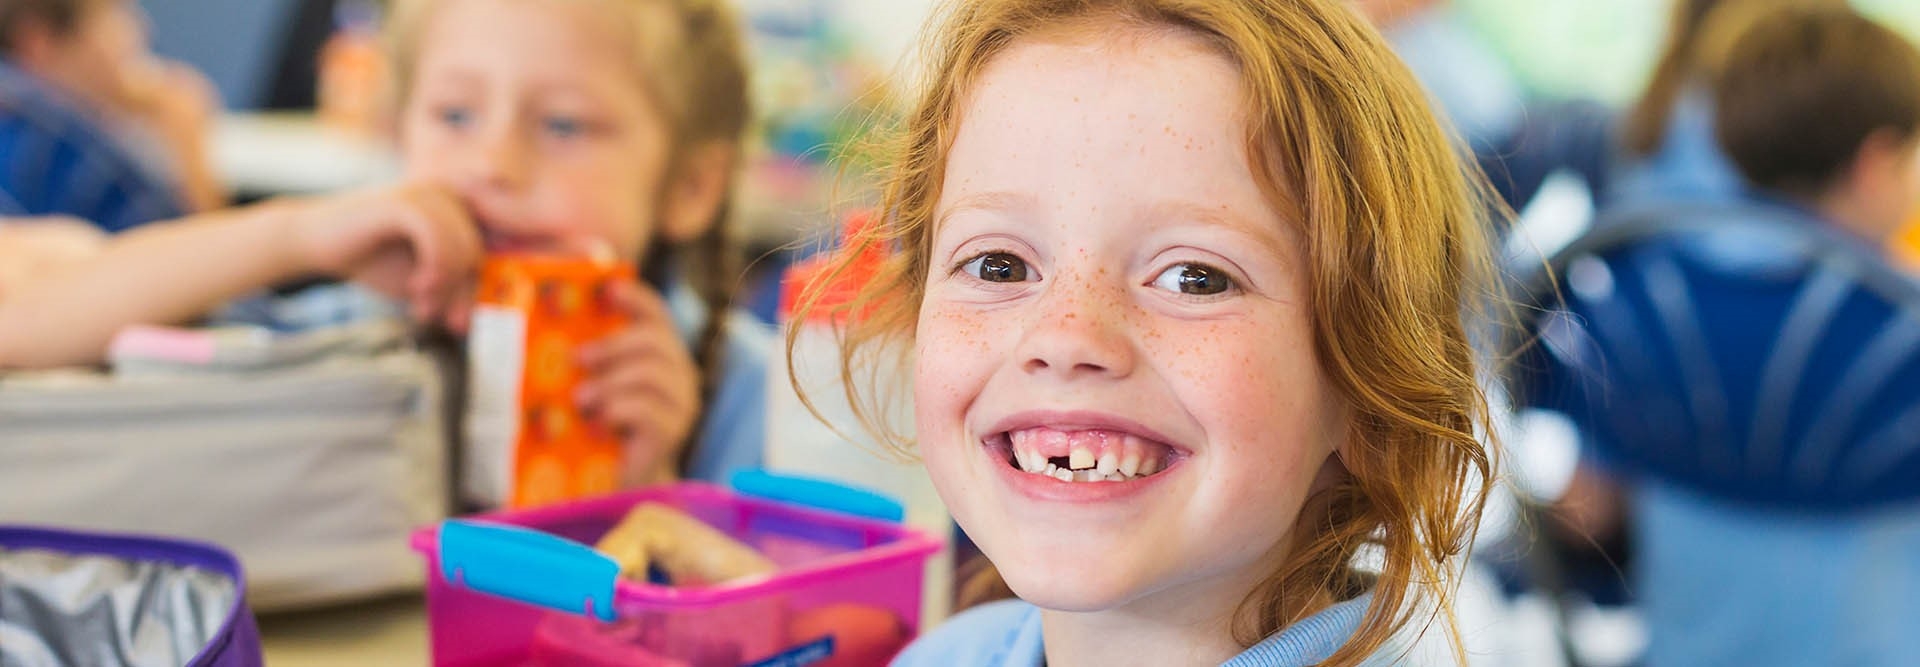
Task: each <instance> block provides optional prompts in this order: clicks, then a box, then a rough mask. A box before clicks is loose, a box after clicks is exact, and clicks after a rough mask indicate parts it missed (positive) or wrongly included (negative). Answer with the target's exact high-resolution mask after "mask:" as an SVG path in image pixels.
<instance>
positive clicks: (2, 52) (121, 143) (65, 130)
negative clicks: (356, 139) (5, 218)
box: [0, 0, 226, 231]
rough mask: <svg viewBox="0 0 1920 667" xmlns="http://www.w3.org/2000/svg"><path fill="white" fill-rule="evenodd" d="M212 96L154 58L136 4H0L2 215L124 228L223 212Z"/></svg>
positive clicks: (115, 0) (69, 0) (193, 75)
mask: <svg viewBox="0 0 1920 667" xmlns="http://www.w3.org/2000/svg"><path fill="white" fill-rule="evenodd" d="M215 97H216V96H215V94H214V92H213V87H212V85H211V84H210V83H208V82H207V80H206V78H205V77H203V76H201V75H200V74H199V73H198V72H195V71H193V70H192V69H191V68H189V67H187V66H185V65H181V64H179V63H173V62H168V61H165V60H161V59H159V58H157V57H155V56H154V55H153V53H152V52H150V51H149V50H148V47H147V43H146V28H145V26H144V24H143V19H142V17H141V16H140V13H139V8H138V7H137V6H136V5H135V4H134V3H133V2H132V0H0V164H5V165H7V169H6V171H5V172H4V173H0V194H3V195H4V198H0V199H4V200H8V201H10V202H11V203H12V204H13V205H12V206H0V214H6V215H70V216H74V217H78V218H81V219H84V220H88V221H90V222H92V223H94V224H96V225H99V226H100V227H101V228H103V229H105V230H108V231H120V230H123V229H127V228H129V227H133V226H135V225H139V224H144V223H147V222H152V221H154V220H161V219H167V218H173V217H177V216H179V215H180V214H182V213H185V212H191V211H203V210H208V209H212V208H217V207H219V206H222V205H224V204H225V203H226V193H225V190H224V186H222V184H221V183H220V181H219V179H218V177H217V176H216V175H215V174H214V171H213V168H212V160H211V157H210V153H209V146H208V144H207V141H208V135H209V133H210V129H211V122H212V118H213V114H214V112H215V111H216V110H217V109H218V106H219V105H218V102H217V100H216V99H215ZM8 208H11V209H13V210H3V209H8Z"/></svg>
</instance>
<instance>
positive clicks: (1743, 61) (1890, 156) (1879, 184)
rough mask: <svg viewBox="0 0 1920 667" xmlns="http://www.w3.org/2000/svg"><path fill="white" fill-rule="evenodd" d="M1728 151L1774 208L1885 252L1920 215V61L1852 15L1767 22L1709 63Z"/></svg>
mask: <svg viewBox="0 0 1920 667" xmlns="http://www.w3.org/2000/svg"><path fill="white" fill-rule="evenodd" d="M1709 58H1711V59H1712V65H1711V67H1712V71H1711V74H1710V78H1711V88H1712V92H1713V102H1714V109H1715V113H1714V127H1715V131H1716V136H1717V138H1718V139H1719V142H1720V146H1721V148H1722V150H1725V151H1726V153H1727V157H1728V158H1730V159H1731V160H1732V161H1733V164H1734V166H1735V167H1737V168H1738V169H1739V171H1740V173H1741V175H1742V176H1744V177H1745V178H1746V181H1747V183H1748V184H1749V185H1750V186H1751V187H1752V188H1756V189H1757V190H1758V192H1759V194H1760V195H1761V196H1762V197H1763V198H1766V199H1771V200H1775V201H1783V202H1786V203H1789V204H1790V205H1793V206H1796V207H1798V208H1802V209H1804V210H1809V211H1811V212H1813V213H1814V214H1815V216H1816V217H1818V218H1820V219H1822V220H1824V221H1826V222H1828V223H1831V224H1833V225H1834V226H1835V227H1838V228H1840V229H1842V230H1845V231H1846V232H1848V233H1849V234H1852V235H1853V236H1855V237H1857V238H1859V239H1861V240H1862V241H1865V242H1867V243H1871V244H1873V245H1874V246H1875V247H1884V246H1885V245H1886V244H1887V242H1888V241H1889V240H1890V239H1891V237H1892V236H1893V235H1894V234H1895V232H1897V231H1899V230H1900V228H1901V227H1902V226H1903V225H1905V224H1906V223H1907V222H1908V221H1909V220H1912V219H1913V218H1912V216H1913V214H1914V212H1915V211H1916V210H1920V165H1917V164H1916V161H1920V51H1916V50H1915V48H1914V46H1913V44H1912V43H1911V42H1908V41H1907V40H1906V39H1905V38H1903V37H1901V36H1900V35H1899V34H1898V33H1895V32H1893V31H1892V30H1891V29H1889V28H1887V27H1885V26H1882V25H1880V24H1878V23H1875V22H1873V20H1872V19H1869V18H1867V17H1865V16H1862V15H1860V14H1859V13H1857V12H1855V11H1854V10H1852V9H1850V8H1848V7H1847V6H1846V5H1845V4H1835V5H1825V6H1798V7H1787V8H1781V9H1777V10H1774V11H1771V12H1767V13H1766V14H1764V15H1763V16H1761V17H1760V18H1757V19H1754V20H1752V21H1750V22H1747V23H1745V24H1743V27H1742V28H1741V29H1740V30H1739V31H1738V35H1737V36H1735V37H1732V38H1731V39H1730V45H1729V46H1728V47H1726V50H1725V52H1724V53H1717V54H1710V55H1709Z"/></svg>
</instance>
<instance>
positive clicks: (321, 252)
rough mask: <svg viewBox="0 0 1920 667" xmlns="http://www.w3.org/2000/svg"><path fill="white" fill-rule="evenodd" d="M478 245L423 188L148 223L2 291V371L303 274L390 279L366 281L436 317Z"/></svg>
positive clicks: (90, 351)
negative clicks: (92, 253)
mask: <svg viewBox="0 0 1920 667" xmlns="http://www.w3.org/2000/svg"><path fill="white" fill-rule="evenodd" d="M479 254H480V241H479V234H478V231H477V230H476V229H474V226H473V223H472V221H471V219H470V218H468V216H467V214H466V213H465V212H464V210H463V209H462V208H461V206H460V205H459V204H458V202H457V200H456V199H455V198H454V197H453V196H452V195H451V194H448V193H446V192H444V191H442V190H440V189H438V188H434V187H431V186H420V185H409V186H401V187H397V188H388V189H382V190H375V191H368V192H361V193H354V194H349V195H343V196H337V197H328V198H319V199H310V200H284V201H275V202H269V203H266V204H261V205H257V206H252V207H247V208H242V209H234V210H230V211H224V212H219V213H209V214H203V215H200V216H195V217H190V218H186V219H182V220H179V221H175V222H169V223H161V224H155V225H149V226H146V227H143V228H139V229H136V230H134V231H131V232H127V233H125V234H122V235H119V236H117V237H113V238H112V239H110V240H109V242H108V243H107V245H106V247H105V248H104V249H103V250H101V251H100V252H99V253H98V254H97V255H96V256H94V257H93V258H92V259H91V260H88V261H84V262H79V263H75V264H70V265H67V266H64V267H62V268H60V269H59V270H57V271H54V272H50V273H48V274H47V275H44V276H36V277H34V278H32V279H31V280H30V281H28V282H26V283H25V284H23V285H20V286H18V287H17V288H16V289H14V290H12V291H10V292H9V293H8V294H6V295H4V296H0V369H6V368H45V367H53V366H65V365H76V364H92V363H98V362H99V361H100V360H101V359H102V358H103V357H104V355H105V352H106V348H107V344H108V342H109V341H111V340H112V338H113V336H114V334H115V333H117V332H119V331H120V329H122V328H124V327H127V326H129V325H135V324H177V323H181V322H186V321H189V320H192V319H193V318H196V317H199V316H201V315H204V314H205V313H207V312H209V311H211V310H212V309H213V308H214V307H216V306H218V305H219V304H221V303H224V302H226V301H229V300H231V299H233V298H235V297H237V296H240V295H243V294H246V293H248V292H252V291H255V290H259V289H262V288H265V287H268V286H271V285H274V284H276V283H280V282H284V281H287V280H290V279H293V278H297V277H302V276H307V275H316V274H324V275H334V276H341V277H355V276H358V275H361V274H363V273H371V274H378V275H380V276H389V277H388V278H384V279H382V282H380V283H377V284H374V285H372V286H373V287H375V288H377V289H381V290H382V291H386V292H388V293H391V294H394V295H396V296H401V297H404V298H406V299H408V300H409V301H410V302H411V304H412V306H413V312H414V315H415V316H416V317H420V318H422V319H431V318H436V317H439V316H440V315H441V314H442V313H444V312H445V311H446V310H448V309H449V308H452V307H454V306H455V304H456V302H457V300H458V299H459V298H460V290H461V289H462V287H463V286H464V282H465V280H466V276H467V274H468V273H469V272H470V271H471V269H472V268H473V266H474V265H475V263H476V262H477V261H478V259H479Z"/></svg>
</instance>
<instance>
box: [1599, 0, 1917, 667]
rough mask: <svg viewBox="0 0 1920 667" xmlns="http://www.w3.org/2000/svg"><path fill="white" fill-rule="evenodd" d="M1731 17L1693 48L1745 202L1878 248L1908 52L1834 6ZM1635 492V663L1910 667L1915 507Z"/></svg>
mask: <svg viewBox="0 0 1920 667" xmlns="http://www.w3.org/2000/svg"><path fill="white" fill-rule="evenodd" d="M1743 25H1744V28H1742V29H1740V30H1738V31H1736V32H1735V33H1734V36H1733V37H1732V38H1731V39H1730V41H1729V42H1728V43H1727V44H1728V45H1727V46H1726V47H1725V49H1724V50H1715V51H1711V52H1709V53H1707V54H1705V55H1707V61H1706V62H1707V64H1708V68H1709V69H1708V81H1707V86H1708V89H1709V92H1710V94H1711V96H1712V103H1713V106H1714V108H1715V109H1716V111H1715V114H1714V117H1713V124H1714V127H1715V128H1716V133H1717V135H1718V138H1719V142H1720V146H1721V148H1722V149H1723V150H1724V151H1725V153H1726V155H1727V156H1728V158H1729V159H1730V160H1731V161H1732V163H1733V164H1734V165H1735V166H1736V167H1737V168H1738V170H1739V172H1740V173H1741V174H1743V175H1744V176H1745V178H1746V179H1747V181H1748V187H1749V188H1750V192H1749V196H1750V197H1752V198H1756V199H1759V200H1760V201H1761V202H1763V203H1767V204H1771V205H1777V206H1780V207H1784V208H1785V209H1788V210H1790V211H1792V212H1795V213H1797V214H1799V217H1801V218H1803V219H1805V220H1807V221H1808V224H1825V225H1829V226H1831V227H1833V228H1835V229H1837V230H1840V231H1841V232H1842V233H1843V234H1844V235H1845V236H1848V237H1852V238H1854V239H1857V240H1858V242H1859V245H1860V247H1862V248H1864V249H1868V250H1869V251H1871V250H1876V249H1879V248H1881V247H1884V246H1883V245H1882V244H1883V242H1884V241H1885V240H1886V238H1887V236H1888V235H1889V234H1890V233H1891V232H1892V231H1893V230H1895V229H1897V228H1898V227H1899V226H1900V225H1901V224H1902V223H1903V222H1904V221H1905V220H1907V219H1910V217H1911V215H1912V213H1913V212H1914V211H1915V206H1916V204H1920V168H1916V160H1920V52H1916V50H1915V48H1914V46H1913V45H1912V44H1911V43H1909V42H1907V41H1906V40H1905V39H1903V38H1902V37H1901V36H1900V35H1899V34H1897V33H1895V32H1893V31H1892V30H1889V29H1888V28H1886V27H1884V26H1881V25H1878V24H1876V23H1874V22H1873V21H1872V20H1869V19H1867V18H1866V17H1864V16H1861V15H1860V14H1858V13H1857V12H1855V11H1854V10H1852V9H1850V8H1848V7H1847V6H1845V5H1844V4H1834V5H1830V6H1823V7H1812V6H1799V7H1789V8H1780V9H1776V10H1774V11H1771V12H1767V13H1764V14H1762V15H1759V16H1758V17H1757V18H1755V19H1753V20H1751V21H1749V22H1746V23H1744V24H1743ZM1755 242H1756V243H1759V242H1760V241H1755ZM1756 250H1762V251H1764V250H1767V248H1756ZM1816 284H1817V283H1809V288H1808V292H1807V294H1812V293H1813V291H1814V290H1817V289H1818V288H1817V287H1813V285H1816ZM1803 297H1805V298H1808V299H1815V298H1818V297H1812V296H1807V295H1805V294H1803ZM1723 308H1724V306H1723ZM1835 312H1838V313H1844V312H1847V311H1845V310H1844V309H1836V311H1835ZM1854 321H1857V320H1851V319H1848V318H1847V317H1845V316H1842V315H1836V316H1834V317H1833V318H1832V321H1831V322H1827V321H1820V322H1810V323H1815V324H1817V325H1818V326H1819V327H1822V329H1821V330H1822V331H1825V330H1826V328H1828V327H1843V326H1847V323H1848V322H1854ZM1885 331H1886V332H1887V333H1893V332H1894V331H1896V329H1892V328H1889V329H1886V330H1885ZM1903 333H1912V331H1911V330H1907V331H1905V332H1903ZM1788 335H1790V334H1787V335H1783V336H1782V338H1781V340H1787V336H1788ZM1821 335H1823V336H1824V335H1827V334H1824V333H1823V334H1821ZM1834 335H1840V336H1846V335H1849V334H1846V333H1838V332H1834ZM1893 338H1898V336H1891V337H1889V336H1881V337H1879V338H1875V339H1874V340H1875V343H1874V344H1875V345H1876V346H1877V345H1881V344H1883V343H1885V342H1887V341H1888V340H1890V339H1893ZM1761 349H1762V350H1764V349H1765V348H1761ZM1885 349H1889V350H1892V349H1899V346H1898V345H1896V346H1895V347H1892V348H1885ZM1740 358H1741V357H1733V358H1732V359H1733V360H1736V361H1737V360H1738V359H1740ZM1863 358H1864V355H1863ZM1727 362H1728V361H1727V360H1722V363H1727ZM1890 363H1895V362H1886V361H1883V362H1879V363H1877V364H1875V368H1876V369H1879V368H1881V367H1886V366H1887V365H1888V364H1890ZM1806 375H1807V378H1806V379H1804V380H1803V379H1802V378H1800V377H1794V378H1791V379H1789V380H1788V381H1789V382H1792V383H1794V385H1795V386H1796V388H1797V390H1798V391H1800V392H1801V395H1804V396H1807V397H1809V398H1812V397H1819V396H1831V395H1834V394H1833V392H1835V391H1838V390H1833V389H1831V388H1830V385H1821V384H1820V382H1819V380H1817V379H1813V378H1815V377H1816V376H1817V371H1815V370H1811V368H1810V369H1809V370H1808V371H1807V373H1806ZM1855 403H1857V401H1856V402H1855ZM1842 409H1856V406H1855V405H1854V404H1853V403H1850V404H1848V405H1847V406H1846V407H1845V408H1842ZM1649 481H1652V480H1649ZM1634 496H1635V498H1634V503H1633V505H1634V514H1633V516H1634V523H1635V524H1636V526H1637V527H1636V529H1635V533H1634V534H1635V538H1636V539H1635V544H1636V549H1637V553H1636V555H1635V558H1634V570H1635V572H1634V575H1635V588H1636V589H1637V591H1638V592H1639V598H1640V599H1639V605H1638V606H1639V608H1640V610H1641V613H1642V614H1643V615H1644V616H1645V618H1646V627H1647V628H1648V629H1649V633H1648V643H1647V652H1646V655H1645V659H1644V661H1643V662H1644V664H1648V665H1752V666H1756V667H1771V666H1775V665H1779V666H1788V665H1910V664H1913V663H1914V660H1915V656H1916V655H1920V634H1916V633H1915V632H1914V628H1916V627H1920V580H1916V579H1915V578H1914V577H1913V576H1912V573H1914V572H1920V511H1916V510H1915V508H1913V507H1911V506H1901V505H1889V506H1884V507H1875V508H1872V509H1871V510H1867V509H1862V510H1860V511H1855V512H1849V513H1846V514H1837V513H1808V514H1800V513H1797V512H1788V511H1784V510H1783V511H1780V512H1775V511H1771V510H1768V509H1764V508H1754V509H1752V510H1747V509H1744V508H1739V507H1734V506H1732V505H1730V504H1728V503H1720V502H1708V501H1706V500H1703V499H1702V498H1701V497H1699V496H1698V495H1697V494H1693V493H1688V492H1686V491H1684V490H1681V489H1675V488H1672V487H1671V486H1670V485H1663V484H1657V483H1648V484H1643V485H1638V486H1637V488H1635V493H1634Z"/></svg>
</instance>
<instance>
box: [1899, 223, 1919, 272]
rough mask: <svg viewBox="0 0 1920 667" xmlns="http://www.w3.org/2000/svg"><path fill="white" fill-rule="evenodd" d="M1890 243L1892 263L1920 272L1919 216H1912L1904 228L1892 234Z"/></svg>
mask: <svg viewBox="0 0 1920 667" xmlns="http://www.w3.org/2000/svg"><path fill="white" fill-rule="evenodd" d="M1892 245H1893V248H1892V250H1893V260H1894V263H1896V264H1899V265H1900V266H1901V267H1902V268H1905V269H1907V270H1908V271H1913V272H1916V273H1920V216H1914V218H1913V222H1910V223H1907V227H1906V229H1902V230H1900V232H1899V233H1897V234H1894V235H1893V243H1892Z"/></svg>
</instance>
